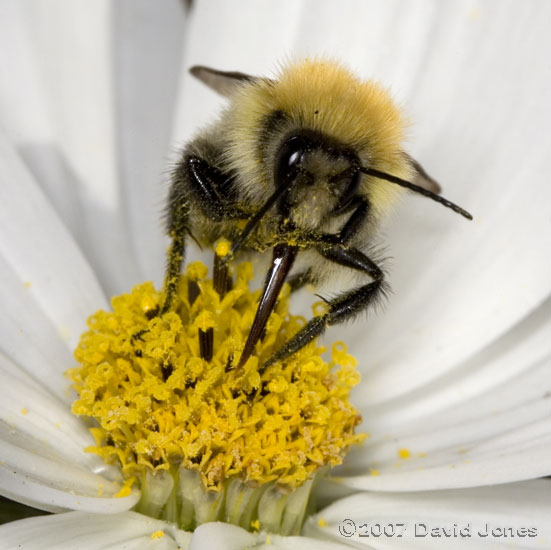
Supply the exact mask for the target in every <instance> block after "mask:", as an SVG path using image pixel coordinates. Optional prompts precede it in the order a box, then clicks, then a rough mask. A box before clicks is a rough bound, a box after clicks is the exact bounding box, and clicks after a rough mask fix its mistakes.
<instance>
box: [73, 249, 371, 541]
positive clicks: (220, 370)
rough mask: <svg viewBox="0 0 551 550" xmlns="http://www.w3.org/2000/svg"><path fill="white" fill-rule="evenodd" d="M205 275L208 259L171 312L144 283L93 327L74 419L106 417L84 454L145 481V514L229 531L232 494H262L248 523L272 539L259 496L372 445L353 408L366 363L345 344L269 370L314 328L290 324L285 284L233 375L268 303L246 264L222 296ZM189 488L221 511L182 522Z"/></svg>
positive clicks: (77, 378)
mask: <svg viewBox="0 0 551 550" xmlns="http://www.w3.org/2000/svg"><path fill="white" fill-rule="evenodd" d="M222 255H223V254H219V256H222ZM207 271H208V270H207V268H206V267H205V266H204V265H203V264H202V263H199V262H197V263H194V264H191V265H190V266H189V267H188V268H187V272H186V274H185V275H183V276H182V277H181V280H180V285H179V289H180V290H179V295H178V299H177V300H176V303H175V307H174V308H173V310H172V311H170V312H167V313H165V314H162V315H159V311H160V307H161V304H162V299H163V297H162V294H161V293H160V292H158V291H156V290H155V289H154V287H153V285H152V283H144V284H141V285H138V286H136V287H134V288H133V289H132V291H131V293H130V294H124V295H121V296H118V297H115V298H113V299H112V307H113V311H112V312H106V311H98V312H96V313H95V314H94V315H92V316H91V317H90V318H89V320H88V327H89V330H88V332H86V333H84V334H83V335H82V337H81V340H80V343H79V345H78V347H77V349H76V351H75V358H76V360H77V361H78V363H79V365H80V366H78V367H76V368H74V369H70V371H69V375H70V377H71V379H72V381H73V383H74V387H75V389H76V390H77V392H78V394H79V397H78V399H77V400H76V401H75V402H74V404H73V408H72V410H73V413H74V414H77V415H84V416H87V417H91V418H93V419H95V420H96V423H95V424H96V425H95V426H94V427H93V428H91V431H92V434H93V436H94V438H95V441H96V445H95V446H93V447H89V448H88V449H87V451H90V452H94V453H97V454H99V455H100V456H101V457H102V458H103V459H104V460H105V461H106V462H109V463H116V464H118V465H120V467H121V470H122V473H123V475H124V477H125V479H126V480H127V484H126V485H127V487H128V486H129V485H130V484H131V483H132V480H134V479H137V480H139V481H140V482H141V484H142V494H143V495H146V494H147V495H148V498H149V499H150V501H149V502H148V503H142V506H141V509H142V510H146V511H148V512H149V513H152V515H157V516H162V517H165V518H168V519H171V520H174V521H177V522H178V523H179V524H180V525H181V526H184V527H185V528H192V527H194V526H195V525H197V524H198V523H200V522H201V521H202V518H203V519H206V520H210V519H213V518H214V519H225V520H227V521H231V520H232V519H231V517H230V516H231V513H232V511H231V510H228V509H227V508H228V505H229V502H230V501H231V498H232V496H231V491H233V492H234V493H235V492H236V491H237V493H238V494H239V495H241V496H242V495H243V493H244V492H245V493H247V491H249V492H250V491H253V492H254V491H256V493H254V494H255V496H254V498H253V500H254V499H256V503H255V505H254V506H252V508H251V510H249V511H248V512H247V514H246V523H247V525H244V526H245V527H247V528H249V529H250V528H251V526H252V527H253V528H254V527H256V528H258V526H259V527H260V528H271V529H274V526H273V525H271V523H270V521H269V518H268V519H267V518H265V521H264V522H262V521H261V520H262V514H261V513H258V510H256V508H255V507H256V505H257V503H258V501H259V499H260V497H261V493H264V494H268V493H270V494H272V495H273V496H277V495H279V497H280V498H287V496H288V495H289V494H290V493H291V492H293V491H295V490H297V489H298V488H300V487H301V486H302V485H303V484H305V482H307V481H308V480H312V479H313V477H314V474H315V473H316V472H317V471H318V470H320V469H321V468H324V467H326V466H335V465H337V464H340V463H341V462H342V459H343V456H344V454H345V451H346V449H347V448H348V447H349V446H350V445H352V444H354V443H358V442H360V441H361V440H362V439H363V438H364V435H362V434H360V435H356V434H354V428H355V426H356V425H357V424H358V423H359V422H360V420H361V418H360V416H359V415H358V412H357V411H356V409H354V408H353V407H352V406H351V405H350V403H349V401H348V394H349V392H350V389H351V388H352V387H353V386H354V385H356V384H357V383H358V381H359V374H358V373H357V371H356V369H355V366H356V360H355V359H354V358H353V357H351V356H350V355H348V354H347V352H346V347H345V346H344V344H342V343H337V344H334V345H333V347H332V353H331V360H330V361H329V362H327V361H325V360H324V359H323V358H322V353H323V352H324V351H325V349H324V348H322V347H319V346H318V345H317V343H316V342H312V343H310V344H309V345H308V346H306V347H305V348H303V349H302V350H300V351H299V352H298V353H296V354H295V355H293V356H292V357H290V358H289V359H286V360H285V361H283V362H279V363H275V364H273V365H270V366H269V367H268V368H266V369H262V368H260V367H261V366H262V364H263V363H264V361H266V360H267V359H268V358H269V357H270V356H271V355H272V353H273V352H274V351H275V350H277V349H278V348H279V347H280V346H281V345H282V344H283V343H284V342H285V341H286V340H288V339H289V338H290V337H291V336H292V335H293V334H295V333H296V332H297V331H298V330H299V328H300V327H301V326H302V325H303V324H304V322H305V320H304V319H303V318H302V317H298V316H293V315H291V314H290V313H289V311H288V308H289V294H290V290H289V287H288V286H286V287H285V288H284V290H283V291H282V293H281V296H280V297H279V300H278V303H277V306H276V308H275V311H274V312H273V313H272V315H271V317H270V319H269V322H268V325H267V327H266V331H265V335H264V337H263V338H262V340H261V341H260V342H259V343H258V345H257V348H256V354H255V355H254V356H253V357H251V358H250V359H249V360H248V361H247V363H246V364H245V365H244V367H242V368H240V369H237V368H235V367H234V365H236V364H237V363H238V360H239V354H240V350H241V349H242V348H243V346H244V344H245V341H246V339H247V336H248V332H249V330H250V327H251V324H252V321H253V318H254V315H255V311H256V307H257V302H258V296H259V291H257V292H251V291H250V290H249V282H250V280H251V278H252V275H253V273H252V266H251V264H249V263H244V264H241V265H239V266H238V267H237V269H236V276H235V278H234V280H232V281H231V284H230V285H226V286H227V287H228V290H227V291H226V292H224V293H223V295H220V294H219V293H218V292H217V290H215V288H214V286H215V285H213V282H212V280H211V279H209V278H208V277H207ZM316 307H317V308H318V309H319V306H316ZM167 476H168V477H167ZM194 476H195V477H194ZM169 478H170V479H169ZM167 479H169V481H168V482H166V480H167ZM194 479H196V481H193V480H194ZM155 480H157V481H158V482H159V483H158V485H159V487H161V486H162V487H163V489H162V490H160V489H159V487H157V489H155V491H156V494H157V493H158V492H159V491H161V492H163V491H164V492H165V493H166V495H165V497H166V498H165V500H164V501H163V503H161V505H160V508H159V506H153V508H152V507H151V506H152V505H151V502H152V501H151V498H153V497H152V491H151V488H152V487H153V486H155V483H156V482H155ZM167 483H168V485H167ZM190 484H191V485H190ZM309 484H311V482H309ZM146 485H148V487H146ZM192 485H193V490H194V491H197V490H199V491H200V492H202V493H203V497H204V496H205V495H206V497H205V498H207V500H208V501H209V502H210V503H211V505H210V508H209V511H208V513H202V512H201V511H200V510H199V509H197V507H196V508H195V511H193V510H192V513H191V518H190V517H187V518H186V517H184V516H185V515H186V514H185V513H184V512H182V510H183V508H185V507H186V506H185V502H184V501H185V499H186V498H188V497H189V495H190V494H191V493H193V491H191V493H190V488H191V486H192ZM232 487H233V489H231V488H232ZM268 488H269V491H268V490H267V489H268ZM184 489H185V491H184ZM257 489H261V491H257ZM155 491H154V492H155ZM178 491H180V492H181V493H182V494H181V495H180V497H178V498H176V497H174V498H175V499H176V500H175V501H174V503H173V504H174V506H173V507H174V509H173V510H172V511H167V510H166V507H167V506H168V504H167V502H168V501H169V500H170V494H174V495H176V496H177V493H178ZM184 493H185V494H184ZM257 493H258V494H257ZM221 494H225V499H224V502H221V499H220V495H221ZM251 494H252V493H251ZM157 497H158V495H157V496H155V498H157ZM203 497H201V498H203ZM144 498H145V497H142V500H144ZM155 498H153V500H155ZM163 498H164V497H163ZM189 498H190V499H191V497H189ZM182 499H183V500H182ZM191 500H193V499H191ZM272 501H273V499H272ZM224 503H225V511H224ZM234 504H235V503H234ZM163 510H164V512H163ZM255 510H256V511H255ZM182 514H183V515H182ZM188 516H189V514H188ZM259 519H260V522H259ZM280 519H281V518H280ZM236 522H237V523H240V524H243V518H242V517H241V518H238V521H236ZM276 523H277V522H276ZM280 527H281V525H280ZM275 529H276V530H277V526H276V527H275ZM293 529H294V531H295V532H296V526H294V527H293ZM280 530H281V529H280Z"/></svg>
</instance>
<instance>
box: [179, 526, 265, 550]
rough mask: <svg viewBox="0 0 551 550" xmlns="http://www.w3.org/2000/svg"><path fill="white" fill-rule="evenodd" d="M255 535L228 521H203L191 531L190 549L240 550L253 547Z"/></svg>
mask: <svg viewBox="0 0 551 550" xmlns="http://www.w3.org/2000/svg"><path fill="white" fill-rule="evenodd" d="M256 540H257V537H256V536H255V535H253V534H252V533H249V532H248V531H245V529H242V528H241V527H237V526H236V525H230V524H229V523H221V522H216V523H205V524H204V525H200V526H199V527H198V528H197V529H195V532H194V533H193V538H192V539H191V546H190V550H204V549H207V548H220V550H240V549H241V548H250V547H253V548H254V545H255V543H256Z"/></svg>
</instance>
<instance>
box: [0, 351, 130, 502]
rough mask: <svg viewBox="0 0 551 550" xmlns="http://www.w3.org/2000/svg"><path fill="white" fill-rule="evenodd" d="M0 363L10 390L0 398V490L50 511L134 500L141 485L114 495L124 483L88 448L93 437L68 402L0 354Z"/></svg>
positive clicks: (1, 382) (0, 380) (0, 375)
mask: <svg viewBox="0 0 551 550" xmlns="http://www.w3.org/2000/svg"><path fill="white" fill-rule="evenodd" d="M0 367H1V368H0V387H2V388H5V390H6V391H5V392H4V395H3V397H2V400H1V401H0V456H1V457H2V461H1V463H0V480H1V483H0V493H1V494H3V495H5V496H7V497H9V498H12V499H14V500H17V501H19V502H24V503H26V504H29V505H32V506H34V507H36V508H40V509H44V510H51V511H60V510H63V509H74V510H87V511H92V512H106V511H108V510H111V511H115V512H116V511H121V510H127V509H129V508H131V507H132V506H134V504H135V503H136V502H137V500H138V498H139V493H138V492H137V491H134V492H133V493H132V494H131V495H130V496H129V497H125V498H114V495H115V494H116V493H118V491H119V490H120V488H121V486H120V484H119V483H115V482H113V479H115V475H116V471H113V470H112V469H111V468H109V467H106V466H105V465H104V464H103V462H102V461H101V459H100V458H99V457H97V456H94V455H92V454H90V453H85V452H84V448H85V447H87V446H90V445H93V440H92V438H91V436H90V434H89V432H88V431H87V430H86V428H85V426H84V424H83V423H82V422H81V421H79V420H78V419H77V418H76V417H74V416H73V415H71V413H70V411H69V408H68V407H67V405H66V404H65V403H63V402H61V401H60V400H58V399H57V398H56V397H54V396H53V395H51V394H49V393H48V392H47V391H45V390H43V389H42V388H41V387H40V386H39V385H38V384H36V383H34V382H33V381H32V380H31V381H30V383H29V380H28V379H25V375H24V373H22V371H19V372H18V371H17V368H14V366H13V365H12V364H10V363H9V361H7V360H6V359H2V358H1V357H0ZM14 372H15V373H17V372H18V374H16V375H15V376H14V374H13V373H14ZM94 472H96V473H94Z"/></svg>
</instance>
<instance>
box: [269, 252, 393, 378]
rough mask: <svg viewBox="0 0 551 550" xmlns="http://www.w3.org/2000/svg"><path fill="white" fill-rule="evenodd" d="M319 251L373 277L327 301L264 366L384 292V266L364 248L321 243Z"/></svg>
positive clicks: (362, 307)
mask: <svg viewBox="0 0 551 550" xmlns="http://www.w3.org/2000/svg"><path fill="white" fill-rule="evenodd" d="M316 249H317V251H318V252H319V253H320V254H321V255H322V256H323V257H325V258H326V259H328V260H330V261H332V262H334V263H337V264H339V265H342V266H345V267H348V268H351V269H355V270H357V271H360V272H362V273H364V274H365V275H367V276H368V277H369V278H370V279H371V281H370V282H369V283H367V284H365V285H362V286H359V287H356V288H354V289H352V290H349V291H348V292H344V293H342V294H340V295H338V296H337V297H336V298H334V299H333V300H330V301H328V302H327V305H328V307H329V311H328V312H327V313H325V314H324V315H321V316H319V317H314V318H313V319H311V320H310V321H308V323H306V325H305V326H304V327H303V328H302V329H301V330H299V331H298V332H297V333H296V334H295V335H294V336H293V337H292V338H291V339H290V340H289V341H288V342H286V343H285V344H284V345H283V346H282V347H281V348H280V349H279V350H278V351H276V352H275V353H274V355H272V357H270V358H269V359H268V361H266V363H264V365H263V369H265V368H266V367H268V366H269V365H271V364H273V363H275V362H276V361H281V360H283V359H286V358H287V357H289V356H291V355H293V354H294V353H296V352H297V351H299V350H300V349H302V348H303V347H304V346H306V345H307V344H309V343H310V342H311V341H312V340H314V339H315V338H317V337H318V336H320V335H321V334H323V333H324V332H325V330H326V328H327V327H328V326H331V325H337V324H339V323H343V322H345V321H348V320H350V319H353V318H354V317H356V316H357V315H358V314H359V313H361V312H362V311H365V310H366V309H367V308H368V307H370V306H371V305H372V304H373V303H375V302H376V301H377V299H378V298H379V297H380V296H381V295H382V294H384V290H385V284H384V273H383V271H382V270H381V268H380V267H379V266H378V265H377V264H376V263H375V262H374V261H373V260H371V259H370V258H368V257H367V256H366V255H365V254H364V253H363V252H362V251H360V250H358V249H357V248H354V247H347V246H345V245H342V244H334V245H318V246H316Z"/></svg>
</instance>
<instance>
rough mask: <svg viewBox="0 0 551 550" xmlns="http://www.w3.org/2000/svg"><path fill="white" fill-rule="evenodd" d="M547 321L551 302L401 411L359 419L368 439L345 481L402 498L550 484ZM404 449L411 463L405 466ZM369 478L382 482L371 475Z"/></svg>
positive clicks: (402, 404) (382, 409)
mask: <svg viewBox="0 0 551 550" xmlns="http://www.w3.org/2000/svg"><path fill="white" fill-rule="evenodd" d="M550 314H551V302H547V303H546V304H544V306H542V307H541V308H539V309H538V310H537V311H536V312H534V313H533V314H532V315H530V316H529V317H528V318H527V319H525V320H524V321H523V323H521V324H519V325H517V326H516V327H515V329H514V330H513V331H511V332H510V333H508V334H507V335H506V336H505V337H504V339H505V341H498V342H496V343H495V344H494V345H493V346H491V347H488V348H487V349H486V350H484V352H482V353H481V354H479V355H477V356H475V357H473V358H472V359H471V361H469V363H467V364H465V365H463V368H461V369H458V370H457V372H453V371H452V372H447V373H445V374H444V376H442V378H441V379H440V380H438V381H437V382H435V383H433V384H431V385H428V386H426V387H425V388H424V390H423V391H422V392H421V391H419V392H416V393H412V394H411V395H409V396H407V397H405V398H402V399H397V400H396V402H395V403H390V404H387V405H386V406H385V405H381V406H375V407H371V408H365V409H364V410H362V414H363V416H364V424H363V426H364V429H365V430H367V431H368V432H369V433H370V434H371V435H372V437H371V438H370V439H368V440H367V441H366V443H365V445H364V446H363V448H362V449H361V450H357V451H355V452H352V453H351V454H350V455H349V456H348V457H347V461H346V468H345V469H343V472H342V473H344V475H345V477H343V478H342V481H343V482H344V483H345V484H346V485H349V486H350V487H362V488H365V489H376V490H390V491H396V490H420V489H435V488H443V487H464V486H474V485H486V484H491V483H504V482H508V481H515V480H521V479H530V478H533V477H539V476H545V475H548V474H549V473H550V466H549V465H550V464H551V422H549V418H550V417H551V399H549V395H550V392H551V380H550V379H549V357H548V352H547V347H548V341H549V327H548V319H549V316H550ZM399 449H408V451H409V452H410V453H411V458H408V459H406V460H402V459H399V455H398V451H399ZM369 468H373V469H375V470H377V473H378V475H377V476H372V475H365V474H366V473H367V471H368V469H369ZM361 474H364V475H361ZM349 476H350V477H349Z"/></svg>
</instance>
